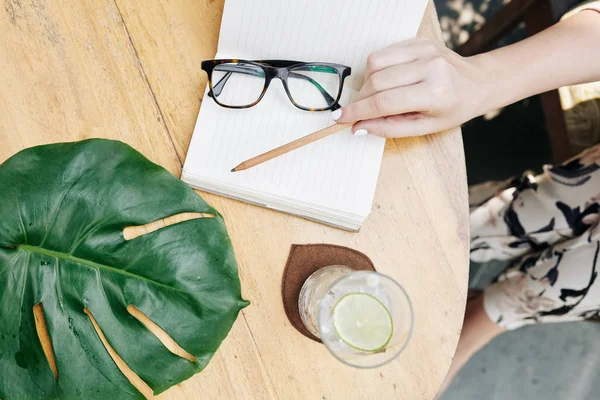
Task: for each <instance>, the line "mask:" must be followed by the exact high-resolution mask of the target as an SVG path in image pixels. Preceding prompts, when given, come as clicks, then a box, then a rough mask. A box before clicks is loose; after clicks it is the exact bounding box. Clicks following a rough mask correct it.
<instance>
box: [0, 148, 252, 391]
mask: <svg viewBox="0 0 600 400" xmlns="http://www.w3.org/2000/svg"><path fill="white" fill-rule="evenodd" d="M247 304H248V303H247V302H246V301H244V300H242V298H241V294H240V281H239V278H238V273H237V266H236V262H235V258H234V255H233V251H232V248H231V242H230V240H229V237H228V235H227V232H226V230H225V225H224V223H223V219H222V218H221V216H220V215H219V213H218V212H217V211H216V210H214V209H213V208H211V207H210V206H208V205H207V204H206V203H205V202H204V201H203V200H202V199H201V198H200V197H199V196H198V195H196V194H195V193H194V192H193V191H192V190H191V189H190V188H188V187H187V186H185V185H184V184H183V183H181V182H180V181H179V180H177V179H176V178H175V177H173V176H172V175H171V174H169V173H168V172H167V171H166V170H164V169H163V168H161V167H159V166H157V165H155V164H153V163H151V162H150V161H148V160H147V159H146V158H144V157H143V156H142V155H141V154H139V153H138V152H136V151H135V150H133V149H132V148H130V147H129V146H127V145H125V144H123V143H120V142H113V141H108V140H89V141H84V142H79V143H70V144H56V145H48V146H41V147H35V148H31V149H27V150H24V151H22V152H21V153H19V154H17V155H15V156H14V157H12V158H11V159H9V160H8V161H6V162H5V163H3V164H2V165H0V398H1V399H3V400H12V399H35V398H44V399H46V398H53V399H73V398H77V397H80V398H83V399H94V398H97V399H108V398H111V399H137V398H143V397H151V396H152V394H153V393H154V394H157V393H160V392H162V391H164V390H166V389H167V388H169V387H170V386H172V385H175V384H177V383H179V382H181V381H183V380H184V379H187V378H188V377H190V376H192V375H193V374H195V373H197V372H199V371H201V370H202V369H203V368H204V367H205V366H206V365H207V363H208V362H209V360H210V358H211V357H212V356H213V354H214V353H215V351H216V350H217V348H218V347H219V344H220V343H221V341H222V340H223V339H224V338H225V336H226V335H227V333H228V332H229V330H230V328H231V326H232V324H233V322H234V320H235V319H236V317H237V315H238V313H239V311H240V309H242V308H243V307H245V306H246V305H247Z"/></svg>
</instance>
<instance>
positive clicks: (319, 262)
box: [281, 244, 375, 342]
mask: <svg viewBox="0 0 600 400" xmlns="http://www.w3.org/2000/svg"><path fill="white" fill-rule="evenodd" d="M328 265H346V266H348V267H350V268H352V269H355V270H357V271H375V267H374V266H373V262H371V260H370V259H369V257H367V256H366V255H364V254H363V253H361V252H359V251H356V250H353V249H349V248H348V247H342V246H337V245H333V244H303V245H299V244H294V245H292V248H291V250H290V255H289V257H288V261H287V264H286V266H285V270H284V271H283V280H282V282H281V295H282V297H283V307H284V308H285V313H286V314H287V317H288V319H289V320H290V322H291V324H292V326H293V327H294V328H296V329H297V330H298V331H299V332H300V333H301V334H303V335H304V336H306V337H307V338H309V339H312V340H314V341H317V342H321V341H320V340H319V338H317V337H315V336H314V335H313V334H311V333H310V332H309V331H308V329H306V327H305V326H304V323H303V322H302V318H301V317H300V311H299V309H298V297H299V296H300V289H302V285H303V284H304V281H306V279H308V277H309V276H310V275H311V274H312V273H313V272H315V271H316V270H318V269H319V268H323V267H326V266H328Z"/></svg>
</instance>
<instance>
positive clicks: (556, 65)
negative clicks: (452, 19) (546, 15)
mask: <svg viewBox="0 0 600 400" xmlns="http://www.w3.org/2000/svg"><path fill="white" fill-rule="evenodd" d="M473 61H474V62H475V63H477V64H480V65H481V67H482V68H483V69H484V70H485V71H487V72H488V79H487V84H486V85H485V87H483V88H482V90H483V91H484V93H483V95H484V99H483V101H482V103H481V104H482V108H483V109H482V110H480V111H481V112H482V113H484V112H487V111H489V110H491V109H495V108H499V107H503V106H506V105H508V104H511V103H514V102H516V101H519V100H521V99H524V98H526V97H529V96H533V95H535V94H539V93H543V92H546V91H549V90H552V89H556V88H559V87H561V86H566V85H573V84H578V83H585V82H593V81H600V13H599V12H596V11H591V10H590V11H582V12H580V13H578V14H576V15H574V16H572V17H571V18H568V19H566V20H564V21H561V22H559V23H557V24H556V25H554V26H552V27H551V28H549V29H547V30H545V31H543V32H540V33H539V34H537V35H534V36H532V37H530V38H528V39H525V40H523V41H521V42H518V43H516V44H513V45H510V46H506V47H503V48H500V49H498V50H494V51H491V52H489V53H485V54H481V55H478V56H474V57H473Z"/></svg>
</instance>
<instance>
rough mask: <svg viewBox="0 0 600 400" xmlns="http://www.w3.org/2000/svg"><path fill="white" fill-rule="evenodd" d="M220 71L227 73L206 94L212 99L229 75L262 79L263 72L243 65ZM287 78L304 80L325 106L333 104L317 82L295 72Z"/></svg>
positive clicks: (226, 67)
mask: <svg viewBox="0 0 600 400" xmlns="http://www.w3.org/2000/svg"><path fill="white" fill-rule="evenodd" d="M220 69H221V70H229V72H227V73H226V74H225V75H224V76H223V77H222V78H221V79H219V82H217V84H216V85H213V88H212V93H209V94H208V95H209V96H211V97H212V95H213V93H214V95H215V96H219V95H220V94H221V92H222V91H223V87H225V84H226V83H227V81H228V80H229V78H230V77H231V74H232V73H233V72H240V73H242V74H246V75H252V76H257V77H259V78H262V77H264V72H263V71H262V70H261V71H257V70H256V68H251V67H246V66H243V65H236V66H233V65H227V66H220ZM325 72H327V71H325ZM289 76H291V77H292V78H298V79H304V80H307V81H309V82H310V83H312V84H313V85H314V86H315V87H316V88H317V89H318V90H319V92H321V94H322V95H323V97H324V98H325V101H326V102H327V104H333V103H335V99H334V98H333V97H331V95H330V94H329V93H328V92H327V91H326V90H325V89H324V88H323V86H321V85H320V84H319V82H317V81H315V80H314V79H312V78H311V77H309V76H306V75H302V74H296V73H295V72H290V74H289Z"/></svg>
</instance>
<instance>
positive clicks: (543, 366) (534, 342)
mask: <svg viewBox="0 0 600 400" xmlns="http://www.w3.org/2000/svg"><path fill="white" fill-rule="evenodd" d="M580 3H583V2H581V1H577V0H537V1H536V0H512V1H507V0H435V4H436V7H437V11H438V14H439V19H440V24H441V27H442V31H443V35H444V40H445V42H446V45H447V46H448V47H450V48H451V49H453V50H455V51H457V52H459V53H460V54H463V55H471V54H476V53H479V52H481V51H484V50H485V49H488V50H489V49H493V48H496V47H499V46H504V45H507V44H510V43H514V42H516V41H519V40H521V39H523V38H525V37H527V36H528V35H530V34H533V33H534V32H536V31H539V30H541V29H543V28H544V27H545V26H548V25H550V24H551V23H554V22H556V21H558V20H559V19H560V18H561V17H562V16H563V15H564V14H565V13H566V12H567V11H569V10H570V9H571V8H573V7H575V6H577V5H580ZM573 62H577V60H573ZM548 68H551V66H548ZM561 109H564V110H565V111H564V112H563V111H562V110H561ZM462 131H463V140H464V146H465V154H466V160H467V174H468V181H469V185H476V184H480V183H483V182H486V181H490V180H496V181H503V180H506V179H507V178H510V177H512V176H520V175H521V174H522V173H523V172H524V171H526V170H531V171H535V172H538V173H539V172H541V168H542V165H544V164H549V163H553V162H556V161H564V160H565V159H566V158H568V156H569V155H574V154H576V153H577V152H579V151H581V150H582V149H583V148H585V147H586V146H590V145H592V144H594V143H597V142H599V141H600V87H599V85H598V84H595V85H588V86H585V87H583V86H582V85H579V86H578V87H573V88H564V89H561V91H560V94H559V92H558V91H557V92H554V93H550V94H546V95H544V96H535V97H531V98H528V99H525V100H523V101H520V102H518V103H516V104H513V105H510V106H508V107H505V108H503V109H501V110H496V111H494V112H491V113H489V114H488V115H485V116H483V117H479V118H477V119H475V120H472V121H470V122H468V123H466V124H464V125H463V127H462ZM504 267H505V265H504V264H503V263H501V262H492V263H487V264H472V265H471V269H470V287H472V288H483V287H485V286H486V285H487V283H488V282H489V281H490V280H491V279H493V277H494V276H495V275H496V274H498V273H499V272H500V271H501V270H502V269H503V268H504ZM598 338H600V323H597V322H578V323H565V324H547V325H538V326H529V327H525V328H521V329H518V330H516V331H512V332H508V333H505V334H503V335H500V336H499V337H498V338H496V339H495V340H494V341H493V342H491V343H490V344H489V345H488V346H487V347H485V348H484V349H483V350H482V351H480V352H479V353H478V354H476V355H475V356H474V357H473V359H471V361H470V362H469V363H468V364H467V365H466V366H465V368H463V370H462V371H461V372H460V374H459V375H458V377H457V378H456V380H455V381H454V382H453V383H452V385H451V387H450V389H449V390H448V391H447V392H446V394H444V396H442V400H458V399H460V400H470V399H484V400H504V399H511V400H520V399H528V400H530V399H544V400H563V399H568V400H587V399H590V400H596V399H600V379H597V371H598V370H600V340H597V339H598Z"/></svg>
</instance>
